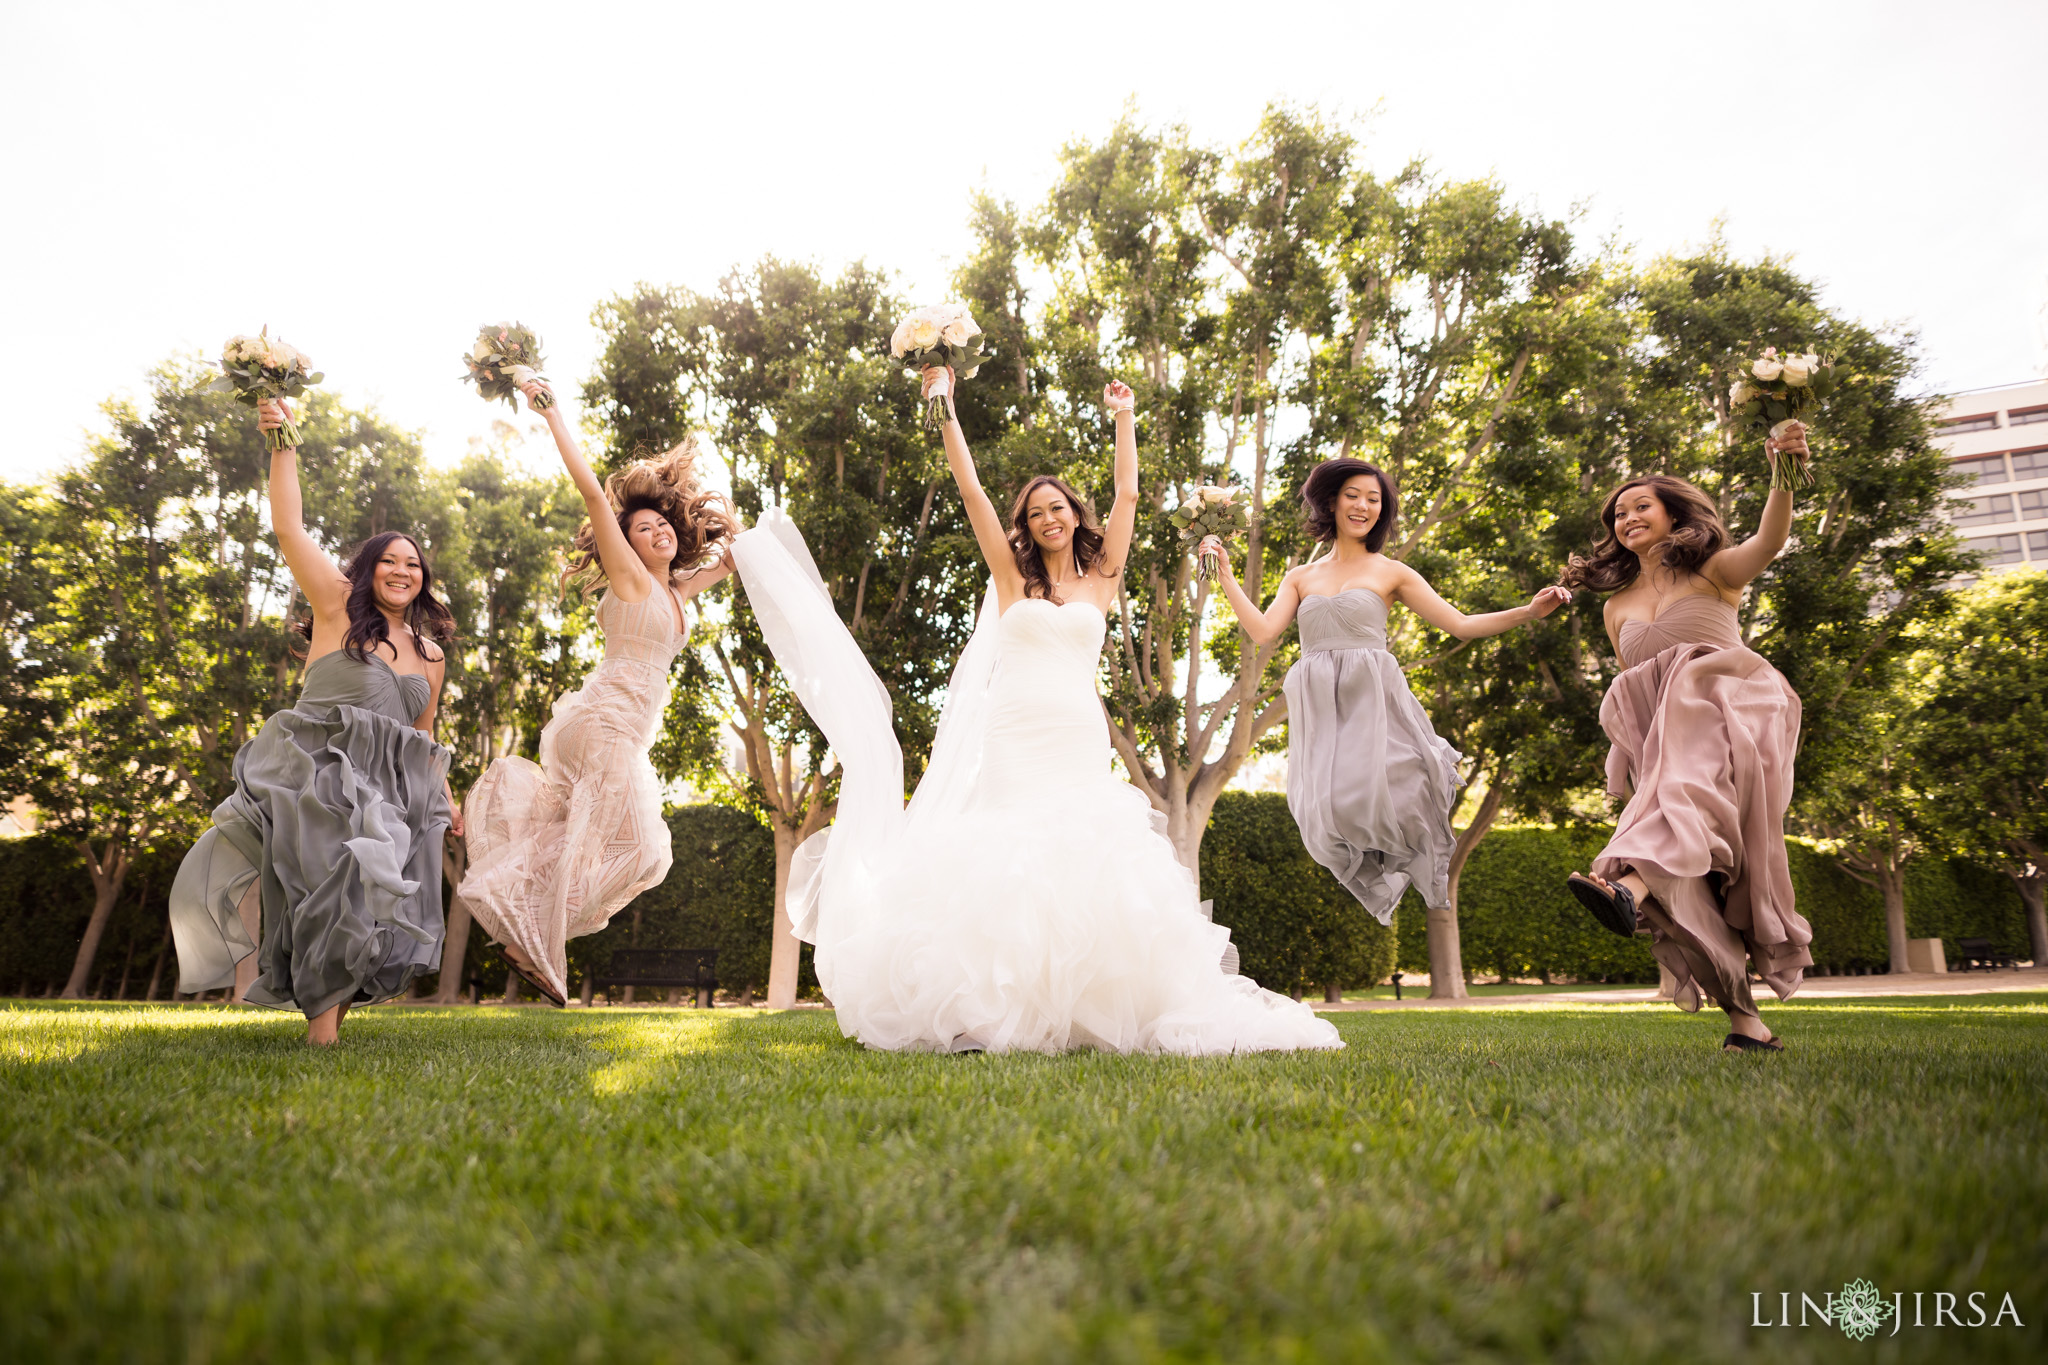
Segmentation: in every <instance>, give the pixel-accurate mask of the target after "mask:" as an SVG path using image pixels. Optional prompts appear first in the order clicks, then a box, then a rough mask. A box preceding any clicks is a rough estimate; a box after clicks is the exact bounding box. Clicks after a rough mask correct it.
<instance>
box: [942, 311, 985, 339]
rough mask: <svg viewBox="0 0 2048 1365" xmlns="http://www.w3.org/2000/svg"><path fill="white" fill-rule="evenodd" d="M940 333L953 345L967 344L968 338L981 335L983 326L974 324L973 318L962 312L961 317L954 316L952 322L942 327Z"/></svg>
mask: <svg viewBox="0 0 2048 1365" xmlns="http://www.w3.org/2000/svg"><path fill="white" fill-rule="evenodd" d="M939 335H941V336H943V337H944V338H945V339H946V340H947V342H948V343H950V344H951V345H954V346H965V345H966V344H967V338H969V337H973V336H980V335H981V328H979V327H977V326H975V325H974V319H973V318H971V317H968V316H967V314H965V313H962V314H961V315H960V316H959V317H957V318H954V319H953V320H952V321H951V322H949V323H947V324H946V325H945V326H944V327H942V328H940V329H939Z"/></svg>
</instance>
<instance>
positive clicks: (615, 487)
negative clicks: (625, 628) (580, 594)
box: [565, 436, 739, 594]
mask: <svg viewBox="0 0 2048 1365" xmlns="http://www.w3.org/2000/svg"><path fill="white" fill-rule="evenodd" d="M699 453H700V452H699V451H698V449H697V438H696V437H694V436H690V437H685V438H684V440H683V443H682V444H681V445H679V446H677V447H676V448H675V449H673V450H670V451H668V452H667V453H665V454H662V455H657V456H654V457H653V458H652V459H646V460H635V461H634V462H633V463H631V464H629V465H627V466H626V467H625V468H624V469H621V470H620V471H619V472H618V473H616V474H614V475H612V476H611V477H610V478H608V479H606V480H605V481H604V495H605V498H606V500H607V501H609V502H610V503H611V505H612V506H613V507H616V508H617V509H618V518H619V531H620V533H621V534H624V533H625V531H626V529H627V527H628V526H629V525H631V523H632V520H633V514H634V513H635V512H638V511H641V510H643V509H651V510H652V511H654V512H657V513H659V514H660V515H661V516H662V518H663V519H664V520H666V521H667V522H668V524H669V525H670V526H672V527H674V528H675V533H676V552H675V554H674V555H673V556H671V557H670V559H669V562H668V574H669V577H670V578H671V579H673V578H674V577H675V576H676V575H677V574H679V573H684V572H687V571H690V570H694V569H698V568H701V567H703V565H705V564H706V563H708V562H709V561H710V560H712V559H713V558H715V557H716V554H717V552H718V551H719V550H721V549H723V548H724V546H722V545H720V544H719V542H721V541H723V542H725V544H726V545H730V544H731V543H732V538H733V537H734V536H735V535H737V534H738V532H739V523H738V521H737V520H736V519H735V518H734V516H733V513H732V503H731V502H730V501H729V500H728V499H727V498H726V496H725V494H723V493H707V492H705V491H704V490H703V489H702V488H701V487H700V486H699V485H698V482H697V457H698V455H699ZM604 576H605V574H604V564H603V562H602V561H601V560H600V559H599V558H598V554H597V532H596V530H595V529H594V528H593V527H592V526H591V524H590V523H589V522H588V521H585V522H584V523H583V525H581V526H579V527H577V528H576V538H575V540H573V541H572V542H570V554H569V571H568V573H567V574H566V575H565V577H566V578H567V579H568V580H569V581H570V582H572V583H576V584H578V585H579V586H580V587H581V588H582V590H583V591H584V592H585V593H586V594H587V593H590V592H593V591H595V590H596V588H597V586H598V585H599V584H600V583H602V582H603V581H604Z"/></svg>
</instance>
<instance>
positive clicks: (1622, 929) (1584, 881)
mask: <svg viewBox="0 0 2048 1365" xmlns="http://www.w3.org/2000/svg"><path fill="white" fill-rule="evenodd" d="M1565 885H1566V886H1567V887H1569V888H1570V889H1571V893H1572V894H1573V895H1574V896H1577V897H1578V898H1579V904H1580V905H1583V906H1585V907H1586V908H1587V909H1588V910H1590V911H1592V912H1593V918H1594V919H1597V920H1599V921H1600V923H1601V924H1603V925H1604V926H1606V927H1607V928H1609V929H1612V930H1613V931H1614V932H1615V933H1617V934H1620V935H1621V936H1622V937H1623V938H1634V937H1635V936H1636V898H1635V894H1634V893H1633V892H1631V891H1630V890H1629V889H1628V888H1627V887H1625V886H1623V885H1622V884H1621V883H1620V882H1615V883H1613V884H1612V886H1611V887H1605V886H1602V885H1600V883H1598V882H1596V881H1594V880H1593V879H1592V878H1591V877H1582V876H1580V875H1579V874H1578V873H1576V872H1574V873H1572V875H1571V876H1570V877H1568V878H1566V879H1565Z"/></svg>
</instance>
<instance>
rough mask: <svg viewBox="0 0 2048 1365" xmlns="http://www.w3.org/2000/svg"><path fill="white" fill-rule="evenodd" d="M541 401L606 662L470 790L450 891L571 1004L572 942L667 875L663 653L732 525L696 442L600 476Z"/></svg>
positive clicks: (528, 970) (521, 970)
mask: <svg viewBox="0 0 2048 1365" xmlns="http://www.w3.org/2000/svg"><path fill="white" fill-rule="evenodd" d="M520 387H521V391H522V392H524V393H525V394H526V398H527V402H528V403H529V404H531V403H532V402H533V399H534V397H535V395H537V394H540V393H543V392H549V393H551V392H552V391H551V390H549V389H548V387H547V385H546V384H545V383H544V382H543V381H540V380H529V381H528V382H527V383H525V384H523V385H521V386H520ZM536 411H538V412H540V414H541V415H542V416H543V417H544V418H545V419H546V420H547V424H548V429H549V430H550V431H552V432H554V434H555V448H556V449H557V450H559V451H560V452H561V455H562V463H563V464H564V465H566V466H568V470H569V477H570V478H571V479H573V480H574V481H575V484H576V489H577V491H578V492H580V493H581V494H582V495H583V505H584V506H585V507H586V508H588V509H589V512H590V519H589V520H588V521H586V522H585V523H584V524H583V526H582V528H581V529H580V530H578V531H577V532H576V539H575V541H574V544H573V549H574V556H573V558H572V559H571V561H570V565H571V574H572V577H577V578H581V579H582V580H583V583H584V587H585V591H590V590H592V589H593V588H594V587H595V585H596V583H597V582H598V581H600V580H602V581H603V582H604V584H605V585H606V588H607V591H606V592H605V595H604V597H603V599H602V600H601V601H599V603H598V605H597V620H598V624H599V625H600V626H601V627H602V628H603V630H604V661H603V662H602V663H600V664H598V666H597V668H596V670H595V671H594V672H592V673H591V675H590V677H589V678H588V679H587V680H586V681H585V682H584V684H583V686H582V688H580V689H579V690H577V691H574V692H570V693H567V694H565V695H564V696H562V697H560V698H559V699H557V700H556V702H555V715H554V719H552V720H550V721H549V722H548V724H547V728H546V729H544V730H542V731H541V735H540V762H539V763H538V764H536V763H533V762H532V761H530V760H528V759H525V758H520V757H518V756H517V755H508V756H506V757H504V758H500V759H498V760H497V761H496V762H494V763H492V764H491V766H490V768H489V769H488V770H487V771H486V772H485V773H484V775H483V776H482V777H481V778H479V779H478V780H477V784H476V785H475V786H474V787H472V788H470V790H469V795H468V797H467V799H466V801H465V802H464V811H465V815H466V817H467V821H468V826H469V840H468V852H469V868H468V871H467V872H465V873H464V874H463V878H462V888H461V891H460V892H459V895H460V897H461V900H462V903H463V904H464V905H465V906H467V907H468V909H469V912H470V914H472V915H473V916H475V917H476V921H477V923H479V924H481V925H482V926H483V927H484V932H485V933H487V934H489V935H490V936H491V938H492V939H494V940H495V941H496V942H497V943H498V944H499V946H500V947H501V948H502V949H503V951H504V953H505V957H506V959H507V961H509V962H510V963H511V965H512V969H513V970H514V971H516V972H517V973H518V974H519V975H520V976H521V977H523V978H525V980H526V981H528V982H529V983H531V984H532V986H533V987H534V989H535V990H537V991H539V992H540V993H541V994H542V995H543V996H545V997H546V998H547V999H548V1000H549V1001H550V1002H551V1003H553V1004H555V1005H558V1006H559V1005H564V1004H566V1003H568V994H569V991H568V972H569V966H568V957H567V951H566V947H565V945H566V944H567V941H568V940H569V939H572V938H576V937H579V936H581V935H583V934H594V933H596V932H597V931H598V930H600V929H602V928H604V927H605V925H606V924H607V923H609V922H610V920H611V917H612V916H613V915H615V914H617V913H618V912H619V910H620V909H621V908H622V907H623V906H624V905H625V904H626V903H627V902H628V901H630V900H632V899H633V897H635V896H637V895H639V894H640V893H641V892H642V891H645V890H647V889H648V888H649V887H651V886H657V885H659V884H660V882H661V880H662V878H664V877H666V876H667V875H668V869H669V858H670V853H669V833H668V825H667V823H666V822H665V821H664V820H663V819H662V818H661V782H660V779H658V778H657V777H656V776H655V773H654V765H653V764H652V763H650V762H649V761H648V757H647V752H648V749H649V748H650V747H651V746H652V745H653V743H654V738H655V735H656V734H657V733H659V731H660V729H661V716H662V712H663V711H664V710H665V709H666V708H667V706H668V670H669V665H670V664H671V663H673V662H674V661H675V657H676V655H677V654H679V653H681V652H682V648H683V645H684V643H685V642H686V641H688V639H689V635H690V630H689V618H688V617H687V616H686V615H685V613H684V610H683V604H684V603H685V602H687V601H689V600H690V598H692V597H693V596H695V595H696V594H697V593H700V592H702V591H703V590H704V589H706V588H708V587H710V586H711V585H712V584H714V583H716V582H718V581H719V580H720V579H722V578H724V577H725V576H726V575H727V574H728V573H730V572H731V571H732V562H731V560H730V558H729V557H728V556H727V551H728V549H729V547H730V546H731V544H732V537H733V535H734V533H735V532H736V531H737V529H738V527H737V523H736V522H735V521H734V519H733V517H732V515H731V513H730V511H729V509H728V504H727V503H726V501H725V499H724V497H723V496H721V495H720V494H717V493H707V492H704V491H702V490H701V489H700V488H699V487H698V486H697V471H696V459H697V449H696V446H695V444H694V443H693V442H689V441H686V442H684V443H683V444H682V445H680V446H678V447H677V448H676V449H674V450H672V451H670V452H668V453H667V454H666V455H663V456H661V457H660V458H658V459H653V460H641V461H638V462H636V463H634V464H632V465H629V466H628V467H626V468H625V469H623V470H621V471H620V472H618V473H617V474H614V475H612V476H611V478H610V479H609V480H607V481H606V482H605V483H604V484H599V483H598V481H597V475H596V474H594V473H593V472H591V468H590V465H589V463H588V462H587V461H586V460H585V459H584V458H583V452H582V450H580V449H579V448H578V447H577V444H576V438H575V437H574V436H573V435H571V434H570V431H569V423H568V420H567V419H566V418H564V417H563V415H562V406H561V404H559V403H555V404H552V405H550V406H548V407H545V408H538V409H536ZM714 554H715V555H716V556H717V557H716V558H710V557H711V556H712V555H714ZM707 559H709V562H708V563H707V562H706V561H707Z"/></svg>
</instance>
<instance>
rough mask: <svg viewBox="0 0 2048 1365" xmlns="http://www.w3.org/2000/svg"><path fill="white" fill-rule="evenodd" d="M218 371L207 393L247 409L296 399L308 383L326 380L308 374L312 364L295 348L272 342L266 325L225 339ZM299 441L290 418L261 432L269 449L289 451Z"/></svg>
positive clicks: (294, 425) (295, 426) (297, 431)
mask: <svg viewBox="0 0 2048 1365" xmlns="http://www.w3.org/2000/svg"><path fill="white" fill-rule="evenodd" d="M220 368H221V370H222V375H221V377H220V378H219V379H216V380H214V381H213V384H212V385H211V388H210V391H211V392H213V393H232V394H233V395H234V396H235V401H236V402H237V403H240V404H241V405H242V406H244V407H249V408H253V407H256V406H257V405H258V404H260V403H262V402H263V401H264V400H265V399H269V398H276V399H285V398H297V397H298V396H299V395H300V394H302V393H304V392H305V391H306V386H307V385H308V384H317V383H319V382H320V381H321V380H322V379H323V378H325V377H326V376H324V375H318V374H308V373H307V371H309V370H311V369H312V368H313V362H312V361H310V360H308V359H306V357H305V355H304V353H302V352H301V351H300V350H299V349H298V348H297V347H294V346H290V345H287V344H286V343H285V342H283V341H272V340H271V339H270V328H269V327H267V326H266V327H265V328H264V329H263V330H262V331H261V332H259V333H257V334H256V335H255V336H238V337H230V338H228V344H227V345H225V346H223V347H221V351H220ZM302 439H303V437H302V435H301V433H300V431H299V425H298V423H296V422H294V421H291V420H290V419H289V418H287V419H286V420H285V424H284V425H283V426H281V427H278V428H277V429H276V430H274V431H268V432H265V433H264V443H265V444H266V445H268V446H269V447H270V448H271V449H272V450H289V449H291V448H292V447H293V446H296V445H298V444H299V442H300V441H301V440H302Z"/></svg>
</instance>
